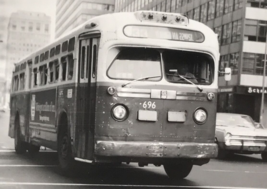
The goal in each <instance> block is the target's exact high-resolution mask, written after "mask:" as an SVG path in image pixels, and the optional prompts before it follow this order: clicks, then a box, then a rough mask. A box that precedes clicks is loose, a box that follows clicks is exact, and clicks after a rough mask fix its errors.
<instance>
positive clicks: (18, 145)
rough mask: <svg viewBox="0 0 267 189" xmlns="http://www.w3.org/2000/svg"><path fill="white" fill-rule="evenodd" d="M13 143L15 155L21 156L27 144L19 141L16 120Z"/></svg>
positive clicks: (19, 134) (19, 135) (17, 120)
mask: <svg viewBox="0 0 267 189" xmlns="http://www.w3.org/2000/svg"><path fill="white" fill-rule="evenodd" d="M14 143H15V152H16V153H17V154H23V153H25V152H26V149H27V143H26V142H24V141H22V139H21V133H20V125H19V119H16V121H15V140H14Z"/></svg>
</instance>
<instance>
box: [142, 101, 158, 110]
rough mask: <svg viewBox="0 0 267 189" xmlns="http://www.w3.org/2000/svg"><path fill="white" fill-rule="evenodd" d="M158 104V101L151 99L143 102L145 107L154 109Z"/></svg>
mask: <svg viewBox="0 0 267 189" xmlns="http://www.w3.org/2000/svg"><path fill="white" fill-rule="evenodd" d="M156 107H157V106H156V102H151V101H148V102H147V101H145V102H144V103H143V108H144V109H147V108H148V109H150V108H152V109H155V108H156Z"/></svg>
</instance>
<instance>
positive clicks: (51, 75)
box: [49, 62, 55, 83]
mask: <svg viewBox="0 0 267 189" xmlns="http://www.w3.org/2000/svg"><path fill="white" fill-rule="evenodd" d="M54 73H55V64H54V62H49V83H52V82H53V81H54Z"/></svg>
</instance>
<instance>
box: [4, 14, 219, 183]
mask: <svg viewBox="0 0 267 189" xmlns="http://www.w3.org/2000/svg"><path fill="white" fill-rule="evenodd" d="M218 61H219V45H218V39H217V35H216V34H215V33H214V32H213V31H212V30H211V29H210V28H209V27H207V26H205V25H204V24H202V23H200V22H197V21H194V20H189V19H188V18H187V17H185V16H183V15H181V14H178V13H165V12H155V11H137V12H124V13H113V14H107V15H102V16H98V17H95V18H92V19H90V20H88V21H86V22H85V23H84V24H82V25H81V26H78V27H77V28H75V29H74V30H72V31H71V32H69V33H67V34H66V35H64V36H63V37H60V38H59V39H56V40H55V41H54V42H52V43H51V44H49V45H47V46H45V47H43V48H41V49H39V50H37V51H36V52H34V53H32V54H31V55H29V56H27V57H25V58H23V59H22V60H21V61H19V62H18V63H16V64H15V69H14V72H13V76H12V91H11V97H10V112H11V114H10V115H11V116H10V125H9V136H10V137H11V138H14V141H15V142H14V144H15V151H16V153H18V154H21V153H25V152H27V151H28V152H29V153H38V152H39V150H40V146H44V147H47V148H50V149H53V150H56V151H57V154H58V159H59V165H60V167H61V170H63V171H64V172H66V173H71V172H73V170H75V167H76V163H77V162H85V163H90V164H91V165H95V166H97V165H100V164H103V163H110V164H117V163H118V164H120V163H130V162H134V163H138V164H139V166H146V165H148V164H152V165H153V164H154V165H155V166H163V167H164V170H165V172H166V174H167V175H168V176H169V177H170V178H171V179H183V178H185V177H186V176H188V174H189V173H190V172H191V170H192V167H193V166H194V165H198V166H201V165H204V164H207V163H208V162H209V160H210V159H211V158H215V157H216V156H217V153H218V148H217V145H216V143H215V140H214V136H215V118H216V104H217V90H218V84H217V83H218Z"/></svg>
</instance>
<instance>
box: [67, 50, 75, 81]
mask: <svg viewBox="0 0 267 189" xmlns="http://www.w3.org/2000/svg"><path fill="white" fill-rule="evenodd" d="M73 68H74V60H73V55H70V56H68V80H72V78H73Z"/></svg>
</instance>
